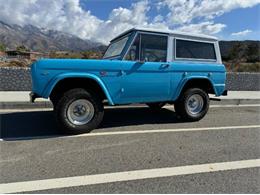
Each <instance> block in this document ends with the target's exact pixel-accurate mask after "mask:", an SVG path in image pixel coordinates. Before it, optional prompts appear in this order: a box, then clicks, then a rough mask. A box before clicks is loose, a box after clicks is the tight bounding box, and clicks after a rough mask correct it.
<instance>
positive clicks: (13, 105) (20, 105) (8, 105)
mask: <svg viewBox="0 0 260 195" xmlns="http://www.w3.org/2000/svg"><path fill="white" fill-rule="evenodd" d="M245 104H260V99H222V100H221V101H210V105H245ZM141 105H142V104H135V105H133V106H141ZM41 108H52V103H51V102H50V101H43V102H35V103H30V102H0V109H41Z"/></svg>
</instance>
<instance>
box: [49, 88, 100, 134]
mask: <svg viewBox="0 0 260 195" xmlns="http://www.w3.org/2000/svg"><path fill="white" fill-rule="evenodd" d="M78 99H86V100H88V101H89V102H90V103H91V104H92V105H93V107H94V116H93V118H92V119H91V120H90V121H89V122H88V123H86V124H83V125H75V124H73V123H71V122H70V120H69V118H68V116H67V110H68V108H69V105H70V104H71V103H72V102H74V101H76V100H78ZM54 112H55V115H56V120H57V123H58V126H59V128H60V130H61V131H62V132H63V133H66V134H81V133H88V132H90V131H91V130H93V129H95V128H97V127H98V126H99V125H100V123H101V122H102V120H103V116H104V106H103V104H102V101H101V100H100V99H99V98H98V97H97V96H95V95H94V94H93V93H90V92H88V91H86V90H85V89H82V88H76V89H71V90H69V91H67V92H66V93H64V95H63V96H62V97H61V98H60V99H59V101H58V102H57V104H56V106H55V110H54Z"/></svg>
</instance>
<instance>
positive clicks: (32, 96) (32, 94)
mask: <svg viewBox="0 0 260 195" xmlns="http://www.w3.org/2000/svg"><path fill="white" fill-rule="evenodd" d="M29 96H30V102H31V103H33V102H34V101H35V99H36V98H38V97H40V96H39V95H37V94H36V93H33V92H31V93H30V94H29Z"/></svg>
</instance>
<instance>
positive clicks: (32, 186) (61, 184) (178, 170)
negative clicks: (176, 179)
mask: <svg viewBox="0 0 260 195" xmlns="http://www.w3.org/2000/svg"><path fill="white" fill-rule="evenodd" d="M255 167H260V159H252V160H241V161H232V162H221V163H210V164H199V165H188V166H179V167H167V168H157V169H144V170H134V171H125V172H115V173H106V174H98V175H84V176H76V177H65V178H54V179H45V180H35V181H24V182H16V183H5V184H0V193H1V194H2V193H18V192H30V191H38V190H48V189H57V188H67V187H75V186H86V185H94V184H103V183H112V182H121V181H132V180H139V179H149V178H161V177H172V176H177V175H187V174H197V173H210V172H217V171H227V170H236V169H244V168H255Z"/></svg>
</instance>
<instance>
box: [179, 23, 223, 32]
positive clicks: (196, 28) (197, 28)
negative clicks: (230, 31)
mask: <svg viewBox="0 0 260 195" xmlns="http://www.w3.org/2000/svg"><path fill="white" fill-rule="evenodd" d="M225 27H226V25H225V24H221V23H217V24H214V22H212V21H209V22H202V23H198V24H189V25H185V26H182V27H179V28H178V29H177V30H179V31H183V32H191V33H198V34H201V33H205V34H217V33H219V32H220V31H222V30H223V28H225Z"/></svg>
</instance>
